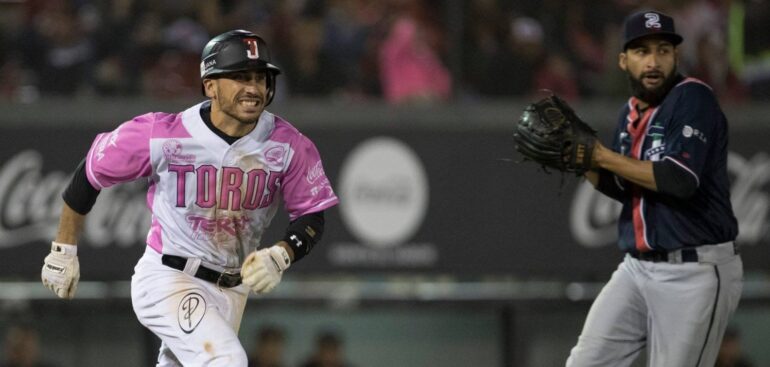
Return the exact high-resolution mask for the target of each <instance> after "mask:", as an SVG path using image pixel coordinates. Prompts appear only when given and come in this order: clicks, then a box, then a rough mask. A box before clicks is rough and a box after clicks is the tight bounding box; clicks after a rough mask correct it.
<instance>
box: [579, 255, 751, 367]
mask: <svg viewBox="0 0 770 367" xmlns="http://www.w3.org/2000/svg"><path fill="white" fill-rule="evenodd" d="M698 255H699V256H698V257H699V262H687V263H682V262H681V257H679V258H678V259H677V258H675V257H674V259H671V258H670V259H669V261H670V263H668V262H650V261H640V260H637V259H635V258H633V257H631V256H630V255H626V257H625V259H624V260H623V262H622V263H621V264H620V266H619V267H618V269H617V270H616V271H615V272H614V273H613V275H612V278H611V279H610V281H609V282H608V283H607V284H606V285H605V286H604V288H603V289H602V291H601V292H600V293H599V296H598V297H597V298H596V300H595V301H594V303H593V305H592V306H591V309H590V311H589V312H588V316H587V318H586V321H585V325H584V326H583V331H582V332H581V334H580V337H579V338H578V343H577V345H576V346H575V347H574V348H573V349H572V352H571V354H570V356H569V358H568V359H567V367H587V366H612V367H623V366H630V365H631V364H632V363H633V362H634V360H635V359H636V358H637V357H638V356H639V353H640V352H641V351H642V350H643V349H644V348H645V347H647V351H648V358H647V360H648V363H647V364H648V366H654V367H667V366H670V367H686V366H692V367H706V366H708V367H712V366H714V363H715V361H716V357H717V353H718V352H719V346H720V344H721V342H722V336H723V334H724V331H725V328H726V327H727V323H728V321H729V318H730V316H731V315H732V314H733V312H734V311H735V308H736V307H737V306H738V301H739V299H740V296H741V291H742V289H743V263H742V261H741V258H740V256H739V255H736V254H734V252H733V250H732V243H727V244H720V245H713V246H701V247H699V248H698ZM677 261H678V262H677Z"/></svg>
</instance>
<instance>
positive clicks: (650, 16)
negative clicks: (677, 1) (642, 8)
mask: <svg viewBox="0 0 770 367" xmlns="http://www.w3.org/2000/svg"><path fill="white" fill-rule="evenodd" d="M644 18H645V19H647V21H646V22H644V26H645V27H646V28H651V29H660V28H661V25H660V15H658V14H657V13H646V14H644Z"/></svg>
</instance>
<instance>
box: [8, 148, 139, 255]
mask: <svg viewBox="0 0 770 367" xmlns="http://www.w3.org/2000/svg"><path fill="white" fill-rule="evenodd" d="M69 178H70V176H69V174H67V173H65V172H63V171H51V172H47V173H44V172H43V155H42V154H41V153H40V152H38V151H35V150H25V151H22V152H19V153H18V154H16V155H15V156H13V157H11V158H10V159H8V160H7V161H6V162H5V164H3V166H2V167H0V249H3V248H11V247H15V246H19V245H23V244H27V243H31V242H36V241H50V240H52V239H53V238H54V236H55V235H56V230H57V226H58V223H59V214H60V213H61V206H62V199H61V194H62V192H63V191H64V188H65V187H66V186H67V184H68V183H69ZM145 189H146V184H144V183H139V182H137V183H131V184H125V185H118V186H117V187H115V188H110V189H105V190H102V192H101V194H100V195H99V200H98V201H97V204H96V205H95V206H94V208H93V209H92V210H91V212H90V213H89V214H88V217H87V218H88V219H87V220H86V223H85V226H84V229H83V236H82V240H83V241H81V244H82V243H83V242H84V243H86V244H88V245H90V246H92V247H106V246H109V245H117V246H120V247H128V246H135V245H142V244H143V243H144V239H145V237H146V236H147V230H148V228H149V223H150V214H149V211H148V210H147V207H146V204H145V200H144V198H145V195H146V194H145V191H146V190H145Z"/></svg>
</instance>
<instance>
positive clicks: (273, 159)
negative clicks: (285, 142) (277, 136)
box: [265, 146, 286, 166]
mask: <svg viewBox="0 0 770 367" xmlns="http://www.w3.org/2000/svg"><path fill="white" fill-rule="evenodd" d="M285 152H286V151H285V149H284V148H283V147H282V146H277V147H272V148H270V149H268V150H267V152H265V161H267V163H268V164H270V165H273V166H277V165H281V163H283V156H284V155H285V154H286V153H285Z"/></svg>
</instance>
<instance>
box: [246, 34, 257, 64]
mask: <svg viewBox="0 0 770 367" xmlns="http://www.w3.org/2000/svg"><path fill="white" fill-rule="evenodd" d="M243 43H245V44H246V57H248V58H250V59H254V60H257V59H259V48H257V40H256V39H255V38H244V39H243Z"/></svg>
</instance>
